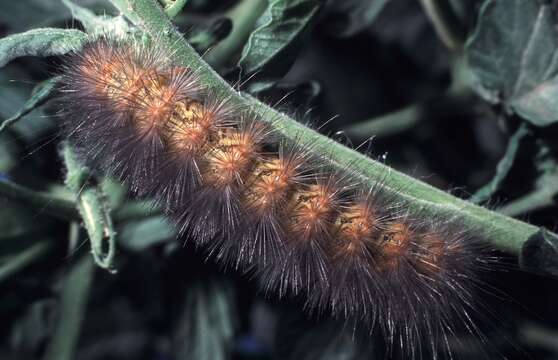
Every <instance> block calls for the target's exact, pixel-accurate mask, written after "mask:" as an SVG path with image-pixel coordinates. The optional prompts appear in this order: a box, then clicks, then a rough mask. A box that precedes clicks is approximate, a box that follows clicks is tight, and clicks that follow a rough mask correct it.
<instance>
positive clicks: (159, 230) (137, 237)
mask: <svg viewBox="0 0 558 360" xmlns="http://www.w3.org/2000/svg"><path fill="white" fill-rule="evenodd" d="M175 237H176V234H175V232H174V231H173V227H172V225H170V224H169V223H168V222H167V221H165V219H164V218H163V217H162V216H151V217H148V218H146V219H141V220H134V221H128V222H126V223H125V224H124V226H122V228H121V229H120V231H119V236H118V243H119V244H120V245H122V246H123V247H125V248H127V249H129V250H132V251H141V250H145V249H146V248H148V247H150V246H153V245H158V244H162V243H164V242H167V241H169V240H174V239H175Z"/></svg>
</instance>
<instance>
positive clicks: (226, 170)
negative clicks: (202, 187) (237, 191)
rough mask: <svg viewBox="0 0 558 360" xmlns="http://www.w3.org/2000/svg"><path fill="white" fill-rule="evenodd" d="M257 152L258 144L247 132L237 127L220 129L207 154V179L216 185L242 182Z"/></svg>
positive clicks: (246, 176)
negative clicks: (218, 136)
mask: <svg viewBox="0 0 558 360" xmlns="http://www.w3.org/2000/svg"><path fill="white" fill-rule="evenodd" d="M259 152H260V146H259V144H258V143H257V142H256V140H255V139H253V138H252V137H251V136H250V134H249V133H247V132H244V131H242V130H238V129H224V130H222V131H221V134H220V138H219V139H218V140H217V141H216V144H215V146H214V147H213V149H212V151H210V152H209V153H208V154H207V162H208V164H209V168H208V174H207V179H208V181H210V182H212V183H213V184H215V185H218V186H231V185H234V184H238V185H240V184H244V183H245V181H246V179H247V178H248V176H249V173H250V170H251V168H252V166H253V164H254V162H255V160H256V159H257V158H258V157H259Z"/></svg>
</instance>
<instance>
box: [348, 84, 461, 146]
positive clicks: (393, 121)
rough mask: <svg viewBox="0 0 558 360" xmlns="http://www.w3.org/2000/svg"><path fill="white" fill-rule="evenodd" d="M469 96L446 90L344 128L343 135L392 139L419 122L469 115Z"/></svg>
mask: <svg viewBox="0 0 558 360" xmlns="http://www.w3.org/2000/svg"><path fill="white" fill-rule="evenodd" d="M470 95H471V94H470V93H469V92H467V93H457V92H454V91H448V92H446V93H443V94H442V95H439V96H436V97H432V98H429V99H426V100H423V101H420V102H417V103H414V104H411V105H409V106H407V107H404V108H402V109H399V110H396V111H394V112H391V113H388V114H384V115H381V116H379V117H376V118H373V119H370V120H365V121H362V122H358V123H356V124H354V125H351V126H349V127H348V128H346V129H344V130H343V132H344V133H345V135H347V136H348V137H349V138H350V139H351V140H352V141H353V142H355V143H358V142H362V141H366V140H367V139H370V138H371V137H374V138H383V137H388V136H394V135H397V134H401V133H404V132H406V131H409V130H412V129H413V128H415V127H416V125H418V124H419V123H421V122H422V121H430V122H433V121H436V120H441V119H445V118H447V116H448V115H452V116H455V115H458V114H460V113H470V112H471V111H472V110H471V107H470V106H467V105H469V104H470V99H471V96H470Z"/></svg>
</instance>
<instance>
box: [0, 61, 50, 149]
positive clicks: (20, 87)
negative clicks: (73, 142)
mask: <svg viewBox="0 0 558 360" xmlns="http://www.w3.org/2000/svg"><path fill="white" fill-rule="evenodd" d="M14 79H17V80H18V81H13V80H14ZM46 81H47V82H48V80H46ZM28 83H29V81H28V76H27V75H26V74H24V73H23V72H21V71H19V67H15V66H10V67H7V68H5V69H3V70H2V71H0V119H6V118H9V117H13V116H14V110H15V109H18V108H24V107H26V105H25V103H26V102H28V101H29V98H30V97H33V95H34V94H35V93H37V92H38V89H39V88H41V87H42V86H43V84H45V82H41V83H39V84H38V85H36V86H35V88H34V89H33V88H31V87H30V86H29V84H28ZM40 102H42V100H41V101H40ZM1 121H2V120H0V122H1ZM55 126H57V124H56V121H55V119H54V118H53V117H52V116H45V114H44V112H43V111H42V109H40V108H35V109H33V110H31V111H30V112H26V114H25V115H24V117H23V118H21V119H20V120H18V121H17V122H16V123H15V124H12V126H11V127H10V130H11V132H13V133H14V134H15V135H16V136H17V138H18V139H21V140H23V143H24V144H20V145H25V144H34V143H36V142H37V141H40V139H44V136H45V135H46V133H47V132H48V131H50V130H52V129H53V128H54V127H55ZM10 138H11V143H12V150H16V149H17V148H18V142H14V139H13V136H11V137H10ZM20 147H21V146H20ZM21 150H23V149H21Z"/></svg>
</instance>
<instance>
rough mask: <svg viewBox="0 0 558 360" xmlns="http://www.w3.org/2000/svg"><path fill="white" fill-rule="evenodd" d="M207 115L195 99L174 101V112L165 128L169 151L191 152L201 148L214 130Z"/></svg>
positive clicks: (196, 151)
mask: <svg viewBox="0 0 558 360" xmlns="http://www.w3.org/2000/svg"><path fill="white" fill-rule="evenodd" d="M208 117H209V116H207V115H206V114H205V113H204V108H203V105H202V104H201V103H199V102H197V101H194V100H191V101H187V102H186V101H182V102H178V103H176V104H175V112H174V114H173V116H172V117H171V119H170V120H169V121H168V122H167V126H166V129H165V130H166V131H165V134H166V138H167V139H168V143H169V146H170V148H171V151H175V152H177V153H183V154H193V153H198V152H199V151H200V150H202V149H203V148H204V147H205V146H206V145H207V144H208V142H209V141H210V139H211V137H212V135H213V134H214V132H215V128H214V126H213V123H212V122H210V121H208V120H207V118H208Z"/></svg>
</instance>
